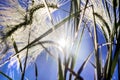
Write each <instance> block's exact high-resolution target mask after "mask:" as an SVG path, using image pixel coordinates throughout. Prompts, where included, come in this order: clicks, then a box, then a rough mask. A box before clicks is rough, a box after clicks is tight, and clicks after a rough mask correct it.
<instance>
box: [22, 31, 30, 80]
mask: <svg viewBox="0 0 120 80" xmlns="http://www.w3.org/2000/svg"><path fill="white" fill-rule="evenodd" d="M30 35H31V31H29V37H28V44H29V42H30ZM28 52H29V48H27V52H26V56H25V62H24V68H23V72H22V78H21V80H24V76H25V70H26V66H27V58H28Z"/></svg>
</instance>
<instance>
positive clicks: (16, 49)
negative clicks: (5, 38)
mask: <svg viewBox="0 0 120 80" xmlns="http://www.w3.org/2000/svg"><path fill="white" fill-rule="evenodd" d="M12 41H13V47H14V49H15V52H16V54H17V53H18V47H17V44H16V42H15V41H14V38H12ZM17 59H18V62H19V65H20V71H21V72H22V63H21V60H20V58H19V55H17Z"/></svg>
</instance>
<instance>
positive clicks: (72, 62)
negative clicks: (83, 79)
mask: <svg viewBox="0 0 120 80" xmlns="http://www.w3.org/2000/svg"><path fill="white" fill-rule="evenodd" d="M84 30H85V26H83V29H82V32H81V35H80V40H79V42H78V44H77V47H76V50H75V54H74V55H72V61H71V67H70V68H71V69H72V70H73V68H74V66H75V62H76V59H77V53H78V51H79V46H80V43H81V41H82V36H83V34H84ZM71 79H72V74H70V75H69V80H71Z"/></svg>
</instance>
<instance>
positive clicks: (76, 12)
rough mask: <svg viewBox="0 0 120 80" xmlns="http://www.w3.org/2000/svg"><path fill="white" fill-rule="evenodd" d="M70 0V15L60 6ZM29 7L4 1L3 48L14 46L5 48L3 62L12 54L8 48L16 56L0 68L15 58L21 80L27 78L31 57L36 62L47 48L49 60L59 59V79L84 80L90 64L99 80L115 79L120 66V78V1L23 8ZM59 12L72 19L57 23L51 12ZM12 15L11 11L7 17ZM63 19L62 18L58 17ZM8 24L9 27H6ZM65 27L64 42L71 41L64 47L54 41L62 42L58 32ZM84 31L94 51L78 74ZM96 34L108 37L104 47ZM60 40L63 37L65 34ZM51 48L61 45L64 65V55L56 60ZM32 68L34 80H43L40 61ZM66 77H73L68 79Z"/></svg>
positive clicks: (45, 0)
mask: <svg viewBox="0 0 120 80" xmlns="http://www.w3.org/2000/svg"><path fill="white" fill-rule="evenodd" d="M69 2H70V7H69V10H68V11H67V10H64V9H62V8H61V7H62V6H63V5H65V4H67V5H68V3H69ZM25 4H26V5H27V4H28V5H27V7H22V6H23V5H22V4H20V3H19V2H18V0H8V1H5V2H4V1H1V2H0V18H1V20H0V25H1V26H3V27H4V29H2V31H1V33H0V34H2V33H4V35H2V36H0V38H1V43H0V44H1V45H6V44H7V47H9V48H10V49H7V50H6V49H4V47H3V48H2V49H3V51H2V53H0V58H1V61H2V59H3V58H4V56H6V55H8V54H7V53H9V50H12V51H13V50H14V52H15V53H13V55H11V56H9V58H8V59H6V60H5V61H4V62H3V63H1V64H0V65H4V63H6V62H7V61H10V60H11V59H12V58H14V57H17V60H18V63H19V66H20V70H21V75H22V76H21V80H24V79H25V74H27V73H26V68H27V65H28V64H29V62H31V60H30V56H32V58H34V59H36V58H37V56H38V55H39V53H40V52H41V51H42V50H46V52H47V53H48V54H49V56H52V58H54V59H55V60H56V61H57V64H58V65H57V67H58V79H59V80H68V79H69V80H72V79H74V80H83V79H84V76H81V73H82V71H84V70H85V69H86V68H85V67H86V65H88V64H89V63H90V64H91V65H92V66H93V68H94V78H95V80H110V79H112V78H113V74H114V72H115V68H116V67H117V65H118V75H117V77H118V78H119V79H120V68H119V67H120V1H119V0H69V1H65V0H51V1H49V0H41V1H38V0H30V1H29V2H27V3H24V5H25ZM21 5H22V6H21ZM58 10H62V11H65V12H67V13H68V15H67V16H66V17H65V18H63V19H61V20H59V22H58V23H55V21H54V20H55V19H54V17H53V16H54V15H53V14H54V13H55V12H56V11H58ZM8 12H9V13H11V12H13V13H11V14H9V13H8ZM59 16H62V15H61V14H59ZM38 18H39V19H38ZM37 19H38V20H37ZM8 21H10V22H11V23H8ZM89 22H90V23H89ZM36 26H37V27H36ZM63 26H64V28H63ZM65 28H66V32H65V33H64V35H65V40H66V41H67V40H68V39H69V38H70V42H69V44H66V45H65V47H64V48H63V47H62V46H61V45H60V44H59V43H57V41H56V38H58V37H57V35H58V34H60V33H61V32H60V31H59V32H57V31H58V30H59V29H65ZM91 28H92V30H93V31H92V30H91ZM85 29H87V30H88V33H89V35H88V36H90V37H91V40H92V43H93V45H94V49H93V51H92V52H91V53H88V54H89V55H88V57H87V58H85V59H84V61H83V63H82V64H81V66H80V67H79V69H78V71H77V72H76V71H74V68H75V65H76V63H77V62H76V61H77V59H78V58H79V57H77V56H78V54H80V53H79V49H80V45H81V41H82V38H83V35H84V34H85V33H84V30H85ZM63 31H64V30H63ZM63 31H62V32H63ZM80 31H81V33H80ZM98 32H101V33H100V34H101V35H103V36H104V42H105V43H102V44H99V42H98V41H99V39H100V38H99V36H98ZM28 34H29V35H28ZM49 35H52V36H49ZM52 37H55V40H51V38H52ZM60 38H63V37H62V36H61V37H60ZM44 39H45V40H46V41H45V40H44ZM45 44H46V45H45ZM61 44H62V43H61ZM56 45H57V46H56ZM51 46H54V47H57V48H58V51H59V50H60V51H61V49H62V51H61V52H62V53H63V55H64V59H63V62H62V59H61V57H60V54H58V57H57V56H54V55H53V54H52V53H51V51H49V49H47V47H51ZM104 46H106V47H107V51H106V52H107V53H103V52H102V51H101V48H102V47H104ZM5 48H6V46H5ZM11 48H12V49H11ZM73 49H74V50H73ZM67 54H68V55H67ZM93 54H94V55H93ZM103 54H106V55H107V57H106V59H105V64H103V62H102V60H103V58H102V57H101V55H103ZM1 55H4V56H1ZM92 56H93V57H94V59H95V61H94V63H93V62H91V61H90V59H91V57H92ZM23 64H24V66H23ZM34 65H35V75H36V76H35V77H36V80H39V79H38V76H39V72H38V65H37V63H35V64H34ZM68 73H70V74H69V75H68ZM0 74H2V75H3V76H4V77H6V78H8V79H10V80H12V79H11V78H10V77H9V76H7V75H6V74H4V73H3V72H0ZM67 76H68V78H67Z"/></svg>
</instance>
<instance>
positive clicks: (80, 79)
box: [66, 67, 84, 80]
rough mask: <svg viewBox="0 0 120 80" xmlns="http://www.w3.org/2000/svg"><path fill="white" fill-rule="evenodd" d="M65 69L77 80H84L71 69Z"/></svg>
mask: <svg viewBox="0 0 120 80" xmlns="http://www.w3.org/2000/svg"><path fill="white" fill-rule="evenodd" d="M66 68H67V70H68V71H69V72H70V73H72V75H74V76H75V77H77V78H78V80H84V79H83V78H82V77H81V76H80V75H77V74H76V73H75V72H74V71H73V70H72V69H70V68H68V67H66Z"/></svg>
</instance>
